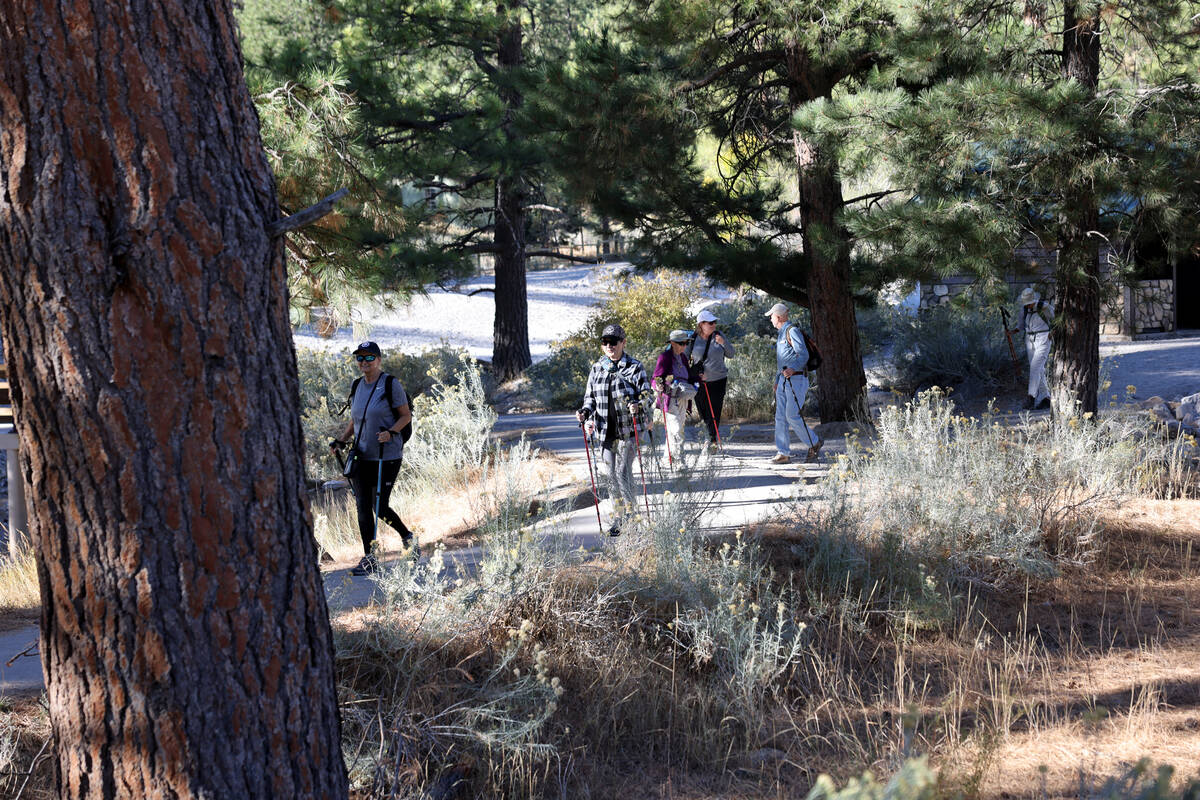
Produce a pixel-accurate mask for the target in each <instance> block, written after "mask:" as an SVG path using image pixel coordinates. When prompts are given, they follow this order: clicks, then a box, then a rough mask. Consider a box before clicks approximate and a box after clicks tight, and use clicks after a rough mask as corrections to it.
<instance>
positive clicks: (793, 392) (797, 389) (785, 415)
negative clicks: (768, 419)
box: [775, 372, 817, 456]
mask: <svg viewBox="0 0 1200 800" xmlns="http://www.w3.org/2000/svg"><path fill="white" fill-rule="evenodd" d="M806 396H808V376H806V375H800V374H796V375H793V376H792V377H790V378H785V377H783V373H782V372H781V373H779V375H778V376H777V377H776V379H775V450H776V451H777V452H778V453H779V454H780V455H784V456H786V455H790V450H791V441H790V439H789V437H788V428H791V429H792V430H793V431H795V432H796V438H797V439H799V440H800V444H802V445H804V447H805V448H806V449H807V448H809V447H812V446H813V445H815V444H816V443H817V434H816V433H814V432H813V430H812V429H811V428H809V427H808V423H806V422H805V421H804V417H803V416H802V415H801V409H802V408H803V406H804V398H805V397H806Z"/></svg>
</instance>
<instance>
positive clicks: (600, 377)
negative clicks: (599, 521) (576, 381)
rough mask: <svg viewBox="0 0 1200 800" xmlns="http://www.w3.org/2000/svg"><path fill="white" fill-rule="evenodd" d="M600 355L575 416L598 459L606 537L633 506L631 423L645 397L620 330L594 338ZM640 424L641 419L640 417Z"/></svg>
mask: <svg viewBox="0 0 1200 800" xmlns="http://www.w3.org/2000/svg"><path fill="white" fill-rule="evenodd" d="M600 349H601V351H602V352H603V355H602V356H601V357H600V359H599V360H598V361H596V363H595V364H593V365H592V369H591V372H589V373H588V379H587V388H586V389H584V392H583V403H582V405H581V406H580V408H579V410H578V411H576V412H575V417H576V419H578V420H579V422H580V423H584V422H587V421H589V420H590V422H591V426H592V429H593V430H594V431H595V433H596V437H597V438H598V439H599V440H600V459H599V460H600V461H601V462H602V463H603V464H604V472H605V473H606V475H605V477H606V478H607V481H606V483H607V487H608V498H609V500H610V501H611V503H612V516H611V520H612V521H611V523H610V525H609V529H608V533H609V535H610V536H617V535H619V534H620V533H621V528H622V526H623V525H625V516H626V514H629V513H631V512H632V511H633V510H634V509H636V508H637V494H636V492H635V491H634V486H633V461H634V459H635V458H636V457H637V448H636V446H635V442H634V436H635V427H634V426H635V425H638V424H639V423H638V422H637V420H636V419H635V415H638V416H640V415H641V414H642V413H643V412H644V411H645V407H644V405H643V403H644V402H645V401H646V400H648V399H649V398H650V396H651V392H650V382H649V381H648V380H647V379H646V368H645V367H644V366H642V362H640V361H638V360H637V359H636V358H633V357H632V356H630V355H629V354H628V353H626V352H625V330H624V329H623V328H622V327H621V326H620V325H617V324H612V325H608V326H606V327H605V328H604V330H603V331H602V332H601V334H600ZM643 421H644V417H643Z"/></svg>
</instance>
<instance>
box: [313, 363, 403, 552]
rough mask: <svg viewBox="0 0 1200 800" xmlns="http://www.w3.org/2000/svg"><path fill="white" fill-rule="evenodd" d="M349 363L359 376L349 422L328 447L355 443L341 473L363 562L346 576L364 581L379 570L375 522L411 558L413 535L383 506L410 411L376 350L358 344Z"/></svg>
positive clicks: (352, 392) (400, 457)
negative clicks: (352, 362)
mask: <svg viewBox="0 0 1200 800" xmlns="http://www.w3.org/2000/svg"><path fill="white" fill-rule="evenodd" d="M354 360H355V361H356V362H357V364H358V368H359V371H360V372H361V373H362V375H361V376H360V377H358V378H356V379H355V380H354V383H353V384H352V385H351V387H350V396H349V400H348V403H347V404H348V406H349V408H350V422H349V423H348V424H347V425H346V428H345V429H344V430H343V431H342V432H341V434H340V435H339V436H338V438H337V439H335V440H333V441H331V442H330V443H329V447H330V449H332V450H334V451H335V452H336V451H337V450H338V448H340V447H341V446H342V445H345V444H348V443H350V442H351V441H353V443H354V444H353V446H352V447H351V448H350V454H349V456H348V457H347V460H346V466H345V469H344V470H343V471H344V473H345V475H346V477H347V478H349V479H350V488H351V489H352V490H353V492H354V499H355V504H356V506H357V511H358V532H359V535H360V536H361V537H362V543H363V558H362V560H361V561H359V562H358V566H356V567H354V568H353V569H352V570H350V574H351V575H368V574H370V573H372V572H375V571H377V570H378V569H379V560H378V558H377V557H376V555H375V545H376V534H377V528H378V523H379V520H380V518H382V519H383V521H384V522H386V523H387V524H389V525H391V526H392V527H393V528H394V529H395V530H396V531H397V532H398V533H399V534H400V537H401V539H403V540H404V546H405V547H406V548H407V547H410V546H413V547H414V551H413V552H414V554H415V552H416V550H415V545H416V541H415V539H414V538H413V533H412V531H410V530H409V529H408V527H407V526H406V525H405V524H404V521H403V520H402V519H400V515H399V514H397V513H396V512H395V511H393V510H392V509H391V508H390V507H389V506H388V498H389V496H390V495H391V493H392V487H393V486H394V485H395V483H396V476H397V475H398V474H399V472H400V464H401V462H402V461H403V459H404V437H403V436H402V435H401V433H402V431H404V429H405V428H406V427H407V426H408V425H409V423H411V422H412V409H411V408H410V407H409V403H408V395H406V394H405V393H404V387H403V386H401V385H400V381H398V380H396V379H395V378H394V377H393V376H391V375H388V374H387V373H385V372H384V371H383V364H382V354H381V353H380V351H379V345H377V344H375V342H363V343H362V344H360V345H359V346H358V347H356V348H355V349H354ZM409 430H411V428H409Z"/></svg>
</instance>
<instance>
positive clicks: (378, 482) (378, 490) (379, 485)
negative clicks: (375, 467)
mask: <svg viewBox="0 0 1200 800" xmlns="http://www.w3.org/2000/svg"><path fill="white" fill-rule="evenodd" d="M386 430H387V427H386V426H382V425H381V426H380V427H379V432H380V433H383V432H384V431H386ZM382 493H383V442H380V443H379V475H378V477H376V479H375V535H374V536H373V537H372V538H371V545H372V546H373V547H375V546H378V543H379V495H380V494H382ZM368 555H370V554H369V553H368Z"/></svg>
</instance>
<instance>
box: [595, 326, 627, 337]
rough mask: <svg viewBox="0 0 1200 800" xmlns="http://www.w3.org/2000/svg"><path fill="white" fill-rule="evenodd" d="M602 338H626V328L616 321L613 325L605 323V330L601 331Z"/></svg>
mask: <svg viewBox="0 0 1200 800" xmlns="http://www.w3.org/2000/svg"><path fill="white" fill-rule="evenodd" d="M600 338H601V339H624V338H625V329H624V328H622V327H621V326H620V325H618V324H617V323H615V322H614V323H612V324H611V325H605V326H604V330H602V331H600Z"/></svg>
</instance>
